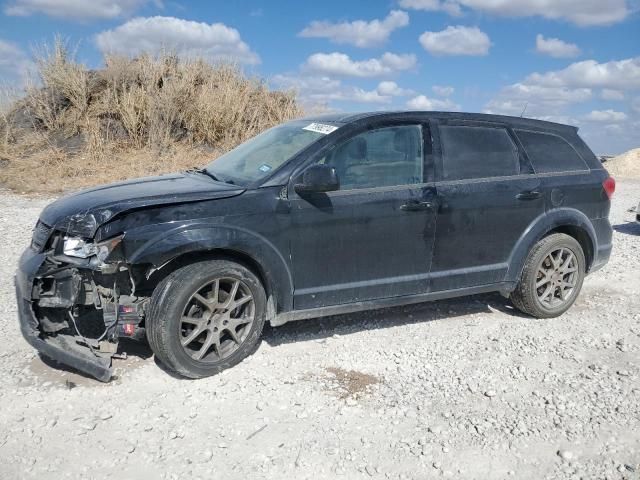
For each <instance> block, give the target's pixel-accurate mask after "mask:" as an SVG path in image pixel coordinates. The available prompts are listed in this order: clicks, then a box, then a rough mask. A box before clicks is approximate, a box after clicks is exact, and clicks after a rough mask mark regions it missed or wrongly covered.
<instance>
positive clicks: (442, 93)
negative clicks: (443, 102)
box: [431, 85, 455, 97]
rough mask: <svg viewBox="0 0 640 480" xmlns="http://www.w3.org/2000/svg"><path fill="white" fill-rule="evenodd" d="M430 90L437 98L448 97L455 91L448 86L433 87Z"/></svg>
mask: <svg viewBox="0 0 640 480" xmlns="http://www.w3.org/2000/svg"><path fill="white" fill-rule="evenodd" d="M431 90H433V93H435V94H436V95H438V96H439V97H450V96H451V95H453V92H454V91H455V89H454V88H453V87H450V86H448V85H444V86H443V85H434V86H433V87H431Z"/></svg>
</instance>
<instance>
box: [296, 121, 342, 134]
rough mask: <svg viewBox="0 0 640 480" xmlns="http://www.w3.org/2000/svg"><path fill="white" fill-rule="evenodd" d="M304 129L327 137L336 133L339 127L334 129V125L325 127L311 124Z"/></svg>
mask: <svg viewBox="0 0 640 480" xmlns="http://www.w3.org/2000/svg"><path fill="white" fill-rule="evenodd" d="M302 129H303V130H309V131H310V132H316V133H324V134H325V135H327V134H329V133H331V132H335V131H336V130H337V129H338V127H334V126H333V125H325V124H324V123H310V124H309V125H307V126H306V127H303V128H302Z"/></svg>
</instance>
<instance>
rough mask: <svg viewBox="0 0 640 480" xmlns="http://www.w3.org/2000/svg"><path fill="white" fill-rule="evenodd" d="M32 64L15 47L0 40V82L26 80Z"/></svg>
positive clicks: (18, 48)
mask: <svg viewBox="0 0 640 480" xmlns="http://www.w3.org/2000/svg"><path fill="white" fill-rule="evenodd" d="M33 66H34V65H33V62H31V60H29V58H28V57H27V55H26V54H25V53H24V52H23V51H22V50H21V49H20V47H18V46H17V45H15V44H13V43H11V42H7V41H5V40H2V39H0V81H6V82H9V83H14V82H15V81H16V80H18V79H22V80H26V78H27V74H28V73H29V71H30V70H31V69H32V68H33Z"/></svg>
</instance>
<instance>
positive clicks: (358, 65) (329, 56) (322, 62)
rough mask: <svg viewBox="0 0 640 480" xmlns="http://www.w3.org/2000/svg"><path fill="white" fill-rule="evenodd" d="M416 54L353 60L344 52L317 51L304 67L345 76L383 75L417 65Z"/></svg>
mask: <svg viewBox="0 0 640 480" xmlns="http://www.w3.org/2000/svg"><path fill="white" fill-rule="evenodd" d="M416 63H417V61H416V56H415V55H396V54H394V53H388V52H387V53H384V54H383V55H382V56H381V57H380V58H370V59H368V60H361V61H355V60H351V58H350V57H349V55H346V54H344V53H338V52H333V53H315V54H313V55H311V56H310V57H309V58H308V59H307V61H306V62H305V64H304V65H303V69H305V70H308V71H312V72H318V73H322V74H325V75H336V76H344V77H363V78H364V77H381V76H385V75H390V74H393V73H395V72H398V71H402V70H410V69H412V68H413V67H415V66H416Z"/></svg>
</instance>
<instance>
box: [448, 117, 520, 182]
mask: <svg viewBox="0 0 640 480" xmlns="http://www.w3.org/2000/svg"><path fill="white" fill-rule="evenodd" d="M439 130H440V140H441V143H442V163H443V166H442V169H443V171H442V178H443V180H466V179H473V178H490V177H505V176H510V175H518V174H519V173H520V158H519V155H518V149H517V148H516V145H515V144H514V143H513V141H512V140H511V137H510V136H509V134H508V133H507V131H506V130H505V129H504V128H493V127H473V126H453V125H441V126H440V128H439Z"/></svg>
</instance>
